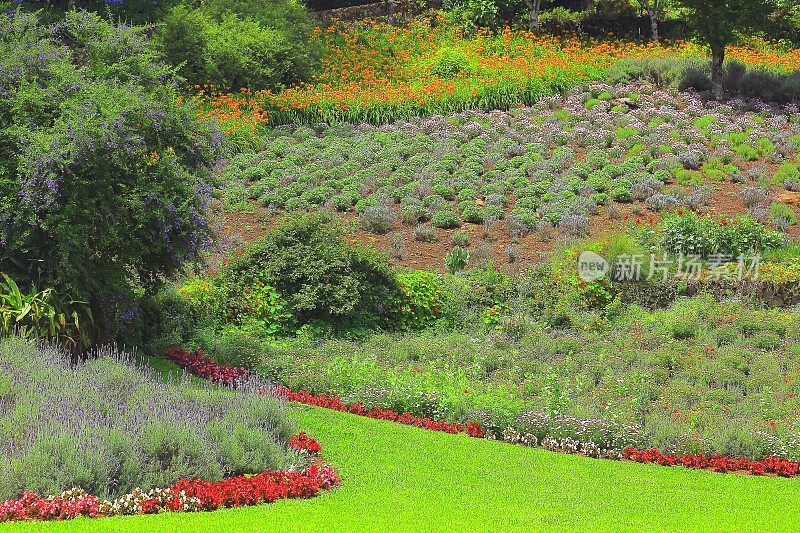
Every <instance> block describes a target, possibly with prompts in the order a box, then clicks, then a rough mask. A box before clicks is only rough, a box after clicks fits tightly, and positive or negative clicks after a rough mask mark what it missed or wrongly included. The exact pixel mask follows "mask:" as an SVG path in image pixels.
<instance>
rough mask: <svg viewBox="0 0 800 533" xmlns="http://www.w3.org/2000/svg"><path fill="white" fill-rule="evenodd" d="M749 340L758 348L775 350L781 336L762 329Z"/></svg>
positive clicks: (779, 343)
mask: <svg viewBox="0 0 800 533" xmlns="http://www.w3.org/2000/svg"><path fill="white" fill-rule="evenodd" d="M750 342H752V343H753V346H755V347H756V348H758V349H760V350H775V349H776V348H778V347H779V346H780V345H781V338H780V336H778V334H777V333H773V332H771V331H762V332H760V333H757V334H756V335H754V336H753V337H752V338H751V339H750Z"/></svg>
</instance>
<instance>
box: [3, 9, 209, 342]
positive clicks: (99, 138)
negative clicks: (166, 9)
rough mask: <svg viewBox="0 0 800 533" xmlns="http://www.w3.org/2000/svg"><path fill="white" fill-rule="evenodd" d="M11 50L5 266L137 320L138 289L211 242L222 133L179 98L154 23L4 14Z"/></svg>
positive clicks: (22, 279) (7, 50)
mask: <svg viewBox="0 0 800 533" xmlns="http://www.w3.org/2000/svg"><path fill="white" fill-rule="evenodd" d="M0 56H2V57H4V58H7V59H8V61H10V63H8V62H7V63H5V64H4V67H3V68H2V69H0V88H1V89H0V137H2V138H3V139H4V141H3V142H2V143H0V270H2V271H5V272H7V273H8V274H9V275H11V276H12V277H13V278H14V279H15V281H17V283H19V284H20V286H22V287H23V288H24V289H26V290H27V289H28V288H29V287H30V286H32V285H36V287H53V288H54V289H55V290H56V291H57V292H58V293H59V294H61V295H63V296H64V297H65V298H70V299H74V300H81V301H87V302H89V303H90V304H91V306H92V308H93V309H94V310H95V317H96V318H97V319H98V322H101V321H102V322H103V325H105V326H106V327H107V328H110V327H114V326H120V327H121V326H123V325H129V324H130V323H131V322H132V321H133V319H134V318H135V316H132V315H131V314H129V313H127V311H130V309H131V307H130V306H129V302H128V300H130V299H132V298H133V287H134V286H135V285H136V284H142V285H145V286H148V287H149V286H152V285H153V284H155V283H156V282H157V281H158V280H159V279H162V277H163V276H164V275H169V274H171V273H173V272H175V271H176V270H177V269H178V268H179V267H181V266H182V265H183V264H184V262H185V261H187V260H192V259H195V258H197V257H198V255H199V253H200V252H201V251H202V250H203V249H204V248H205V247H207V246H208V245H209V244H210V237H211V230H210V228H209V226H208V224H207V221H206V214H205V206H206V203H207V201H208V200H209V193H210V189H209V186H208V180H209V176H210V173H209V169H210V167H211V166H212V165H213V163H214V162H215V160H216V158H217V156H218V154H219V150H220V148H221V146H222V137H221V136H220V135H218V134H215V131H214V129H213V128H212V127H211V126H210V125H205V124H201V123H198V122H197V121H196V120H195V116H194V115H193V114H192V113H191V112H190V111H189V110H188V109H186V108H184V107H183V106H181V105H180V104H179V102H178V100H179V98H178V93H177V89H176V85H175V77H174V73H173V71H172V69H171V68H170V67H167V66H164V65H163V64H161V63H159V61H158V60H157V54H156V52H155V51H154V50H152V49H151V48H150V45H149V42H148V39H147V37H146V35H145V33H144V30H143V29H141V28H133V27H128V26H125V25H122V26H113V25H111V24H109V23H108V22H105V21H104V20H102V19H101V18H100V17H99V16H98V15H95V14H89V13H86V12H78V11H71V12H69V13H67V15H66V19H65V20H64V21H63V22H62V23H59V24H57V25H55V26H45V25H42V24H39V23H38V22H37V19H36V17H35V16H31V15H24V14H18V15H17V16H14V17H7V16H2V17H0Z"/></svg>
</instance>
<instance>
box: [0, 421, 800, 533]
mask: <svg viewBox="0 0 800 533" xmlns="http://www.w3.org/2000/svg"><path fill="white" fill-rule="evenodd" d="M293 409H294V411H295V413H296V415H297V416H298V418H299V423H300V426H301V427H302V428H303V429H304V430H305V431H307V432H309V433H310V434H312V435H314V436H315V437H317V438H318V440H319V441H320V443H321V444H322V446H323V450H324V452H325V459H326V460H327V461H330V462H332V463H333V464H334V465H336V466H337V468H338V469H339V472H340V474H341V476H342V478H343V485H342V486H341V487H340V488H338V489H335V490H334V491H332V492H330V493H327V494H324V495H322V496H320V497H317V498H314V499H312V500H305V501H283V502H278V503H274V504H270V505H261V506H258V507H251V508H244V509H231V510H223V511H217V512H213V513H194V514H181V513H174V514H170V513H167V514H161V515H150V516H136V517H120V518H111V519H99V520H90V519H80V520H74V521H71V522H50V523H46V524H44V523H27V524H13V525H6V526H5V527H3V528H0V530H2V531H6V530H7V531H88V530H91V531H115V532H116V531H136V532H139V531H193V532H194V531H209V532H211V531H214V532H216V531H225V532H231V531H281V532H284V531H421V530H424V531H430V530H439V531H444V530H448V531H456V530H473V531H481V530H487V529H492V530H497V531H511V530H518V531H537V530H548V531H664V530H672V531H733V530H735V531H759V530H761V531H763V530H767V529H768V530H770V531H797V530H798V528H800V509H798V507H797V506H796V505H794V503H795V495H796V494H797V491H798V488H800V485H798V481H797V480H791V479H782V478H767V477H755V476H742V475H731V474H728V475H723V474H715V473H712V472H698V471H693V470H687V469H684V468H679V467H675V468H667V467H660V466H654V465H639V464H634V463H627V462H616V461H607V460H595V459H587V458H584V457H579V456H571V455H563V454H556V453H550V452H545V451H543V450H539V449H531V448H524V447H521V446H512V445H508V444H503V443H499V442H493V441H489V440H478V439H472V438H470V437H467V436H465V435H448V434H443V433H437V432H432V431H425V430H421V429H417V428H413V427H407V426H401V425H398V424H395V423H392V422H387V421H380V420H371V419H368V418H364V417H358V416H354V415H349V414H344V413H338V412H335V411H329V410H325V409H319V408H314V407H307V406H296V407H293ZM776 517H780V519H779V520H776Z"/></svg>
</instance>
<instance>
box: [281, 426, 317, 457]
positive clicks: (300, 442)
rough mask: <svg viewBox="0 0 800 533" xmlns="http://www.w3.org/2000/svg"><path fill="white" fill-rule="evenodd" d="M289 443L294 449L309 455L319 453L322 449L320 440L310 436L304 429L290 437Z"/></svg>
mask: <svg viewBox="0 0 800 533" xmlns="http://www.w3.org/2000/svg"><path fill="white" fill-rule="evenodd" d="M287 444H288V446H289V448H291V449H292V450H295V451H298V452H305V453H307V454H309V455H317V454H319V452H320V451H321V450H322V448H321V447H320V445H319V442H317V441H316V440H314V439H313V438H311V437H309V436H308V435H306V434H305V433H304V432H302V431H301V432H300V433H299V434H298V435H295V436H294V437H292V438H291V439H289V442H288V443H287Z"/></svg>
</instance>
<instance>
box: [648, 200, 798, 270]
mask: <svg viewBox="0 0 800 533" xmlns="http://www.w3.org/2000/svg"><path fill="white" fill-rule="evenodd" d="M662 233H663V245H664V248H666V249H667V250H669V251H671V252H674V253H682V254H687V255H688V254H696V255H699V256H703V257H707V256H708V255H710V254H722V255H725V256H728V257H729V258H733V259H735V258H738V257H739V256H740V255H742V254H747V253H755V252H760V251H764V250H768V249H770V248H776V247H778V246H780V245H781V244H782V243H783V242H784V239H783V237H782V236H781V235H780V234H779V233H777V232H774V231H770V230H768V229H767V228H765V227H764V226H763V225H762V224H759V223H758V222H756V221H755V220H754V219H753V218H752V217H751V216H750V215H744V216H735V217H732V218H731V217H722V218H720V219H719V220H714V219H713V218H711V217H710V216H705V217H701V216H699V215H697V214H695V213H694V212H692V211H687V210H679V211H675V212H673V213H668V214H666V215H665V216H664V220H663V222H662Z"/></svg>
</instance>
